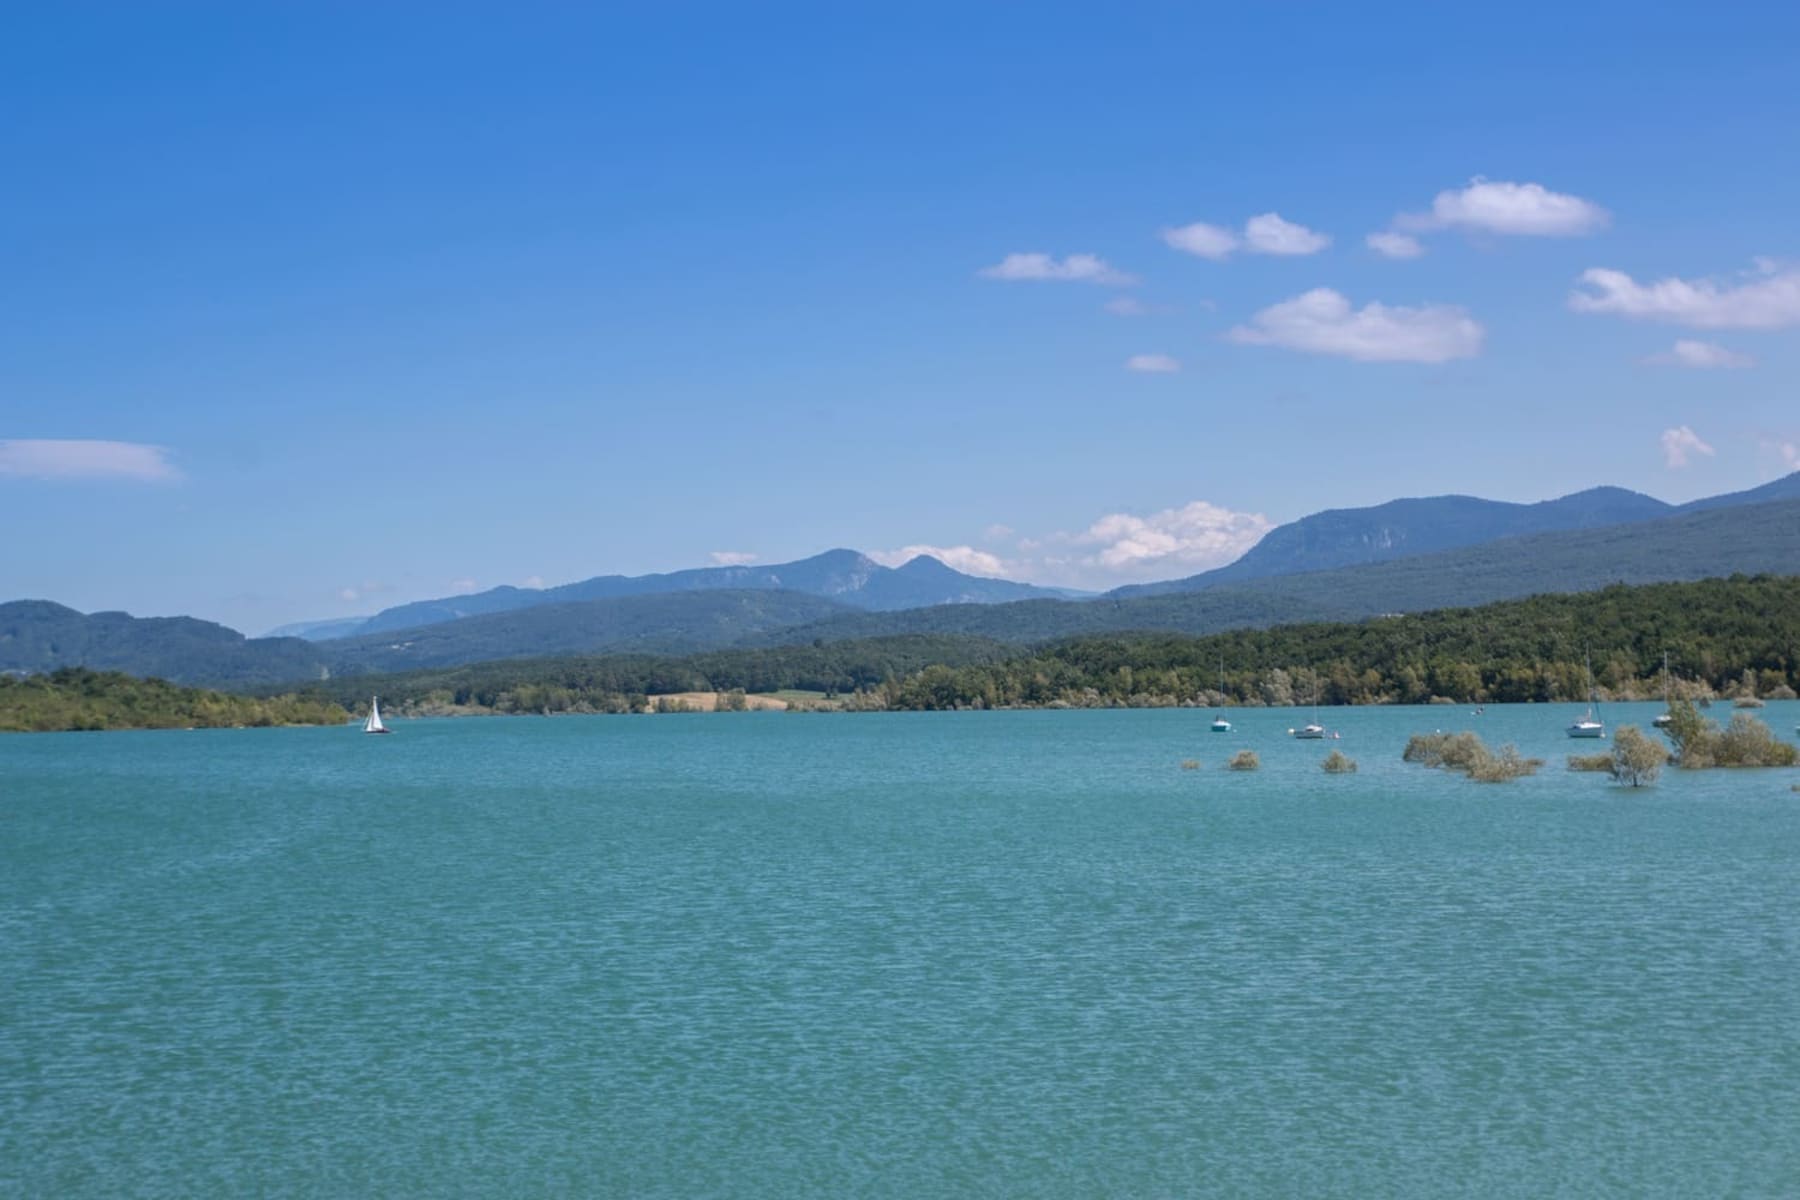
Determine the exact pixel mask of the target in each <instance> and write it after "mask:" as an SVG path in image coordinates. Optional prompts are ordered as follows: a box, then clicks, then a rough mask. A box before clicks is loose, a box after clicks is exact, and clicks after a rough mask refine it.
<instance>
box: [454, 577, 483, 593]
mask: <svg viewBox="0 0 1800 1200" xmlns="http://www.w3.org/2000/svg"><path fill="white" fill-rule="evenodd" d="M480 586H481V585H480V584H478V583H476V582H475V581H474V580H473V579H467V578H465V579H452V580H451V581H450V591H451V592H452V594H454V595H458V596H466V595H468V594H469V593H470V592H472V591H475V590H476V589H477V588H478V587H480Z"/></svg>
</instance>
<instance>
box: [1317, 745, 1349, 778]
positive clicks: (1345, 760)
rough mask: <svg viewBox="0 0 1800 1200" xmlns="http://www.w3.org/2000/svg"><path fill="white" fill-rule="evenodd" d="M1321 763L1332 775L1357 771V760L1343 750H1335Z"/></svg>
mask: <svg viewBox="0 0 1800 1200" xmlns="http://www.w3.org/2000/svg"><path fill="white" fill-rule="evenodd" d="M1319 765H1320V767H1321V768H1322V769H1323V770H1324V771H1325V772H1326V773H1327V774H1330V775H1350V774H1353V773H1354V772H1355V771H1356V760H1355V759H1354V758H1351V757H1350V756H1349V755H1347V754H1345V753H1344V752H1343V751H1342V750H1333V751H1332V752H1331V753H1330V754H1327V755H1326V756H1325V761H1324V762H1323V763H1320V764H1319Z"/></svg>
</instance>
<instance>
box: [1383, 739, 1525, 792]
mask: <svg viewBox="0 0 1800 1200" xmlns="http://www.w3.org/2000/svg"><path fill="white" fill-rule="evenodd" d="M1401 757H1402V758H1403V759H1404V760H1405V761H1407V762H1411V763H1419V764H1420V765H1422V766H1427V767H1442V768H1444V769H1445V770H1450V771H1461V772H1463V773H1464V774H1465V775H1467V776H1468V777H1469V778H1470V779H1474V780H1477V781H1478V782H1481V783H1505V782H1506V781H1508V780H1511V779H1518V778H1519V777H1520V776H1523V775H1533V774H1536V773H1537V769H1538V768H1539V767H1541V766H1543V765H1544V760H1543V759H1541V758H1526V757H1525V756H1524V755H1522V754H1520V753H1519V748H1518V747H1517V746H1514V745H1512V744H1510V743H1509V744H1507V745H1505V746H1502V747H1500V749H1498V750H1490V749H1489V748H1488V746H1487V744H1486V743H1485V742H1483V741H1482V740H1481V738H1480V736H1479V735H1477V734H1474V733H1469V732H1464V733H1415V734H1413V736H1412V737H1411V738H1409V739H1407V742H1406V749H1405V750H1404V751H1403V752H1402V753H1401Z"/></svg>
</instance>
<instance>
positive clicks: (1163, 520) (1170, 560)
mask: <svg viewBox="0 0 1800 1200" xmlns="http://www.w3.org/2000/svg"><path fill="white" fill-rule="evenodd" d="M1273 527H1274V525H1273V522H1271V521H1270V520H1269V519H1268V518H1267V517H1265V516H1263V515H1262V514H1261V513H1249V512H1236V511H1233V510H1232V509H1229V508H1223V507H1221V506H1219V505H1216V504H1211V503H1208V502H1207V501H1205V500H1195V501H1192V502H1191V503H1188V504H1185V505H1183V506H1182V507H1180V508H1165V509H1163V510H1162V511H1161V512H1156V513H1151V514H1150V515H1149V516H1145V517H1140V516H1136V515H1134V514H1132V513H1108V514H1107V515H1106V516H1104V517H1101V518H1100V519H1099V520H1097V521H1095V522H1094V523H1093V524H1092V525H1090V526H1088V527H1087V529H1086V530H1084V531H1083V532H1081V533H1079V534H1075V535H1073V536H1066V535H1065V537H1066V540H1067V541H1069V542H1072V543H1073V544H1075V545H1077V546H1081V547H1085V548H1090V549H1088V552H1087V558H1088V562H1089V563H1090V564H1092V565H1095V566H1098V567H1101V568H1104V569H1105V570H1107V571H1109V572H1112V573H1115V574H1121V575H1126V576H1130V577H1133V578H1138V579H1145V578H1159V577H1164V576H1171V575H1179V574H1189V575H1191V574H1193V573H1194V572H1196V571H1203V570H1206V569H1207V568H1209V567H1217V566H1223V565H1224V564H1225V563H1228V562H1230V561H1232V560H1233V559H1235V558H1237V557H1238V556H1239V555H1240V554H1242V553H1243V552H1244V551H1246V550H1248V549H1249V548H1250V547H1252V546H1254V545H1255V544H1256V543H1257V542H1259V541H1261V540H1262V537H1263V535H1264V534H1266V533H1267V532H1269V530H1270V529H1272V528H1273Z"/></svg>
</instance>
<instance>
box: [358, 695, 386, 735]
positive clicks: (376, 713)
mask: <svg viewBox="0 0 1800 1200" xmlns="http://www.w3.org/2000/svg"><path fill="white" fill-rule="evenodd" d="M363 732H364V733H392V732H393V730H391V729H389V728H388V727H387V726H386V725H383V724H382V723H381V697H380V696H371V697H369V719H368V720H366V721H364V722H363Z"/></svg>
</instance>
